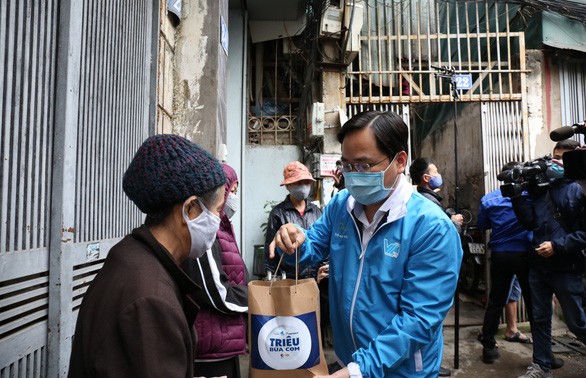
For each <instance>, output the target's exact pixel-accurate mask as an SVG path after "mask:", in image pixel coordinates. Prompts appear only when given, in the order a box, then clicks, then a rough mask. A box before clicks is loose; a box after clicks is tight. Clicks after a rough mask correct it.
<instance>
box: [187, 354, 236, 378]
mask: <svg viewBox="0 0 586 378" xmlns="http://www.w3.org/2000/svg"><path fill="white" fill-rule="evenodd" d="M193 375H194V376H195V377H222V376H224V375H225V376H226V377H228V378H240V359H239V358H238V356H234V357H231V358H229V359H227V360H220V361H205V362H202V361H196V362H194V363H193Z"/></svg>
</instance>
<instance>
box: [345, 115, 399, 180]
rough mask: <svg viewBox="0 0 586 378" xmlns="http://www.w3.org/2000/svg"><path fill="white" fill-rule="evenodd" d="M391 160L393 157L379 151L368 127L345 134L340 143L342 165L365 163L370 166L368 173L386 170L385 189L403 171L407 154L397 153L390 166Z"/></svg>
mask: <svg viewBox="0 0 586 378" xmlns="http://www.w3.org/2000/svg"><path fill="white" fill-rule="evenodd" d="M393 158H394V156H386V154H385V153H384V152H383V151H381V150H379V148H378V147H377V145H376V139H375V137H374V133H373V132H372V130H371V129H370V128H369V127H365V128H363V129H360V130H357V131H353V132H351V133H349V134H347V135H346V136H345V138H344V141H343V142H342V163H343V164H345V163H351V164H359V163H367V164H369V165H370V169H369V171H368V172H381V171H384V170H385V169H386V172H385V180H384V182H385V187H386V188H390V187H391V186H392V185H393V184H394V183H395V180H396V179H397V176H398V175H399V174H401V173H403V172H404V171H405V164H406V162H407V154H406V153H405V152H404V151H401V152H399V153H398V154H397V158H396V159H395V161H394V162H393V164H390V163H391V161H392V160H393ZM389 165H390V166H389ZM387 167H388V169H387Z"/></svg>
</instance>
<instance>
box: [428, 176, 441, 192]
mask: <svg viewBox="0 0 586 378" xmlns="http://www.w3.org/2000/svg"><path fill="white" fill-rule="evenodd" d="M429 177H431V178H430V179H429V187H430V188H431V189H437V188H439V187H440V186H442V184H443V183H444V181H443V179H442V175H440V174H438V175H437V177H436V176H432V175H429Z"/></svg>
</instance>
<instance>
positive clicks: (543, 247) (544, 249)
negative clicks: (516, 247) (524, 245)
mask: <svg viewBox="0 0 586 378" xmlns="http://www.w3.org/2000/svg"><path fill="white" fill-rule="evenodd" d="M535 252H537V254H538V255H539V256H541V257H551V256H553V254H554V253H555V251H554V250H553V245H552V244H551V242H550V241H546V242H543V243H541V244H540V245H539V247H537V248H535Z"/></svg>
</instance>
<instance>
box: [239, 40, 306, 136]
mask: <svg viewBox="0 0 586 378" xmlns="http://www.w3.org/2000/svg"><path fill="white" fill-rule="evenodd" d="M251 52H252V54H251V64H250V66H249V67H250V72H249V87H250V92H249V108H248V144H258V145H291V144H297V137H296V135H298V134H297V129H298V124H299V120H298V118H299V107H300V98H301V96H302V92H303V91H302V86H303V81H304V63H303V59H302V58H301V55H300V54H299V53H298V52H299V50H298V49H297V48H296V47H295V44H294V42H293V40H292V39H290V38H289V39H277V40H272V41H266V42H260V43H256V44H254V45H253V46H252V48H251Z"/></svg>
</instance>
